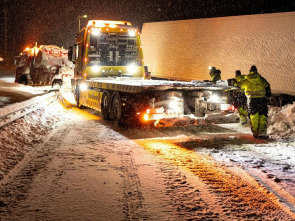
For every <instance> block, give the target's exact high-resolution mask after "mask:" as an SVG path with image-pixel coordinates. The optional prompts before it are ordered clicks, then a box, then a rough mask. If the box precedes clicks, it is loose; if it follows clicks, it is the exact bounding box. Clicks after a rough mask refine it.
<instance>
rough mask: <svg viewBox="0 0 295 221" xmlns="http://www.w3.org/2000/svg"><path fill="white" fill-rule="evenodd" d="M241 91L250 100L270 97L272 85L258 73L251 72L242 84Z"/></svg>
mask: <svg viewBox="0 0 295 221" xmlns="http://www.w3.org/2000/svg"><path fill="white" fill-rule="evenodd" d="M241 89H242V90H244V92H245V95H246V96H247V97H248V98H262V97H270V96H271V92H270V85H269V83H268V82H267V81H266V80H265V79H264V78H263V77H261V75H260V74H258V73H257V72H253V71H251V72H250V73H249V74H248V75H247V76H245V80H243V81H242V82H241Z"/></svg>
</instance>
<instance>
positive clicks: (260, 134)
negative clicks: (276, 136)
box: [258, 131, 269, 139]
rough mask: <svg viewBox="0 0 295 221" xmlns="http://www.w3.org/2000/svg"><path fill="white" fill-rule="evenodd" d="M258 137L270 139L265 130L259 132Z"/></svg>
mask: <svg viewBox="0 0 295 221" xmlns="http://www.w3.org/2000/svg"><path fill="white" fill-rule="evenodd" d="M258 138H261V139H268V138H269V136H268V135H267V133H266V131H263V132H259V133H258Z"/></svg>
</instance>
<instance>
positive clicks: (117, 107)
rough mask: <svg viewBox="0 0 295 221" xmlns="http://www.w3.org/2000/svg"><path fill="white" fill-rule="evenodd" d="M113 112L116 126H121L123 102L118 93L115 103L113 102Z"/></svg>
mask: <svg viewBox="0 0 295 221" xmlns="http://www.w3.org/2000/svg"><path fill="white" fill-rule="evenodd" d="M112 110H113V117H114V124H115V126H119V125H120V124H121V122H122V101H121V97H120V95H119V93H116V94H115V96H114V98H113V102H112Z"/></svg>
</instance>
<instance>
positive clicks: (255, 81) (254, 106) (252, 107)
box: [241, 65, 271, 138]
mask: <svg viewBox="0 0 295 221" xmlns="http://www.w3.org/2000/svg"><path fill="white" fill-rule="evenodd" d="M241 89H242V90H243V91H244V93H245V95H246V97H247V106H248V113H249V115H250V121H251V130H252V133H253V136H254V137H260V138H267V137H268V136H267V114H268V107H267V103H268V100H269V99H270V96H271V89H270V84H269V83H268V82H267V81H266V80H265V79H264V78H263V77H262V76H261V75H260V74H259V73H258V72H257V68H256V66H255V65H253V66H252V67H251V69H250V73H249V74H248V75H247V76H246V77H245V79H244V80H243V81H242V82H241Z"/></svg>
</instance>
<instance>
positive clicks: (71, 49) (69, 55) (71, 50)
mask: <svg viewBox="0 0 295 221" xmlns="http://www.w3.org/2000/svg"><path fill="white" fill-rule="evenodd" d="M68 59H69V61H73V46H70V47H69V50H68Z"/></svg>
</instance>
